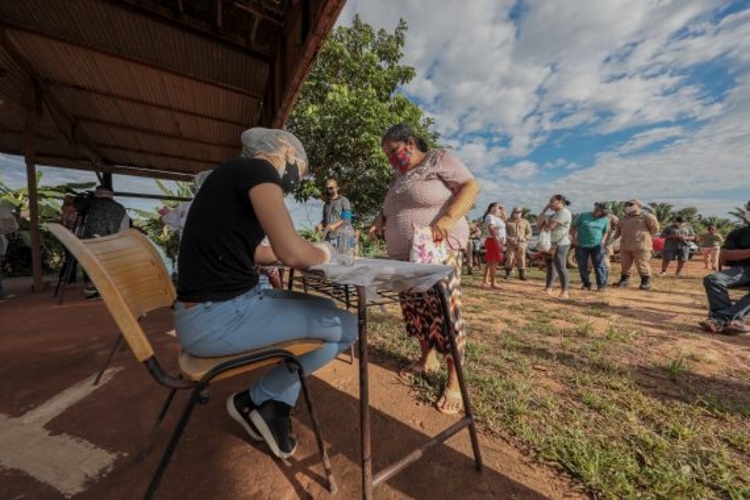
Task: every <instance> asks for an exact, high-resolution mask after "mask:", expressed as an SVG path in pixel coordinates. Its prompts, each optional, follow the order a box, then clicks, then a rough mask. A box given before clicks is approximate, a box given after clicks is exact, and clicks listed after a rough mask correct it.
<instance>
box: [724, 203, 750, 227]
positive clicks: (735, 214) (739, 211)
mask: <svg viewBox="0 0 750 500" xmlns="http://www.w3.org/2000/svg"><path fill="white" fill-rule="evenodd" d="M727 215H729V217H731V218H733V219H736V221H735V224H736V225H738V226H743V225H745V223H746V222H747V220H746V219H745V209H744V208H743V207H734V208H733V209H732V210H731V211H730V212H728V213H727Z"/></svg>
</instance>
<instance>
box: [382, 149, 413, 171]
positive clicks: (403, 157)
mask: <svg viewBox="0 0 750 500" xmlns="http://www.w3.org/2000/svg"><path fill="white" fill-rule="evenodd" d="M409 160H411V151H409V150H408V149H406V148H404V149H402V150H401V151H397V152H396V153H393V154H392V155H389V156H388V161H390V162H391V166H392V167H393V168H395V169H396V170H398V171H399V172H401V173H402V174H405V173H406V171H407V170H409Z"/></svg>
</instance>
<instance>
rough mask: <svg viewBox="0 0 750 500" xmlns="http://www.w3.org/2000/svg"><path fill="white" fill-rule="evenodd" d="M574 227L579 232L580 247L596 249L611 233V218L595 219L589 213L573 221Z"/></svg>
mask: <svg viewBox="0 0 750 500" xmlns="http://www.w3.org/2000/svg"><path fill="white" fill-rule="evenodd" d="M573 227H574V228H576V229H577V230H578V235H577V237H578V245H579V246H582V247H587V248H589V247H595V246H598V245H601V244H602V238H603V237H604V235H605V234H606V233H607V231H609V217H607V216H604V217H599V218H598V219H597V218H596V217H594V214H593V213H591V212H587V213H584V214H580V215H579V216H578V217H576V220H575V221H573Z"/></svg>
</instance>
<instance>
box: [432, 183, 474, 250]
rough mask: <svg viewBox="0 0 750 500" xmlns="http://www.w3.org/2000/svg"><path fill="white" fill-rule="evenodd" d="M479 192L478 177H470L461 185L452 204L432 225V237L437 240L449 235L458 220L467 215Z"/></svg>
mask: <svg viewBox="0 0 750 500" xmlns="http://www.w3.org/2000/svg"><path fill="white" fill-rule="evenodd" d="M477 193H479V183H478V182H477V181H476V179H469V180H468V181H466V182H464V183H463V184H461V186H459V188H458V191H457V192H456V197H455V198H454V199H453V203H451V206H450V207H448V210H447V211H446V212H445V213H444V214H443V216H442V217H440V218H439V219H438V220H437V221H435V222H434V223H433V224H432V226H431V228H432V237H433V239H434V240H435V241H440V240H443V239H445V238H447V237H448V234H449V233H450V231H451V229H453V226H454V225H455V224H456V221H457V220H458V219H460V218H461V217H463V216H464V215H466V212H468V211H469V210H470V209H471V206H472V205H473V204H474V202H475V201H476V199H477Z"/></svg>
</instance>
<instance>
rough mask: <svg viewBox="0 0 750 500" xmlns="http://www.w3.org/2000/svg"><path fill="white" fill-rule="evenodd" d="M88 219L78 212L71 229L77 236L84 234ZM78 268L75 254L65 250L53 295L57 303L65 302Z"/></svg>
mask: <svg viewBox="0 0 750 500" xmlns="http://www.w3.org/2000/svg"><path fill="white" fill-rule="evenodd" d="M85 221H86V214H85V213H81V212H78V214H77V215H76V220H75V223H74V224H73V228H72V229H71V230H70V231H71V232H72V233H73V234H75V235H76V238H80V237H81V236H82V235H83V225H84V223H85ZM77 270H78V261H76V259H75V257H73V255H72V254H71V253H70V252H69V251H67V250H65V259H64V260H63V265H62V268H61V270H60V276H59V277H58V279H57V286H55V293H54V295H53V297H57V305H61V304H62V303H63V297H64V296H65V289H66V286H67V284H68V283H70V281H71V279H73V278H75V274H76V272H77Z"/></svg>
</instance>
